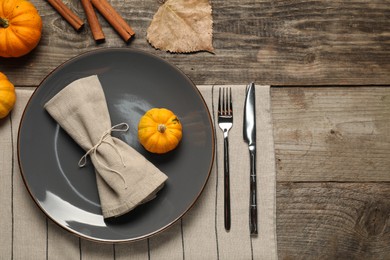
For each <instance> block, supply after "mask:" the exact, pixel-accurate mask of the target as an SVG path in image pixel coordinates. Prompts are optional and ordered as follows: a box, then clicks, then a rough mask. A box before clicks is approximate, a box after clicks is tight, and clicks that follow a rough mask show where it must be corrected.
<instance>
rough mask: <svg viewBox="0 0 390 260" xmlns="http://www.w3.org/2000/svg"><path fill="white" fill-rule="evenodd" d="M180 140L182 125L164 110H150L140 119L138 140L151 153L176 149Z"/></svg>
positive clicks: (174, 116)
mask: <svg viewBox="0 0 390 260" xmlns="http://www.w3.org/2000/svg"><path fill="white" fill-rule="evenodd" d="M181 138H182V125H181V123H180V121H179V119H178V118H177V116H176V115H175V114H174V113H173V112H172V111H170V110H168V109H166V108H152V109H150V110H149V111H147V112H146V113H145V115H144V116H142V117H141V119H140V121H139V124H138V139H139V141H140V143H141V144H142V146H143V147H144V148H145V149H146V150H147V151H149V152H152V153H158V154H162V153H167V152H169V151H171V150H173V149H175V148H176V147H177V145H178V144H179V142H180V140H181Z"/></svg>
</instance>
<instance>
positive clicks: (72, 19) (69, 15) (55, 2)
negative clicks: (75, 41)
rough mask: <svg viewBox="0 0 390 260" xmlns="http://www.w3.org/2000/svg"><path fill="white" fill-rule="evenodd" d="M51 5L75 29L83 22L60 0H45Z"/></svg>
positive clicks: (79, 27) (78, 28)
mask: <svg viewBox="0 0 390 260" xmlns="http://www.w3.org/2000/svg"><path fill="white" fill-rule="evenodd" d="M47 1H48V2H49V4H51V6H53V8H54V9H55V10H56V11H57V12H58V13H59V14H60V15H61V16H62V17H63V18H64V19H65V20H66V21H67V22H68V23H69V24H70V25H71V26H72V27H73V28H74V29H75V30H76V31H78V30H80V29H81V27H83V25H84V22H83V21H82V20H81V19H80V18H79V17H78V16H77V15H76V14H75V13H73V12H72V11H71V10H70V9H69V8H68V7H67V6H66V5H65V4H64V3H63V2H62V1H61V0H47Z"/></svg>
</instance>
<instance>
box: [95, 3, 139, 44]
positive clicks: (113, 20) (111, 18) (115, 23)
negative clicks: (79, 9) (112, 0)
mask: <svg viewBox="0 0 390 260" xmlns="http://www.w3.org/2000/svg"><path fill="white" fill-rule="evenodd" d="M90 1H91V3H92V5H93V6H94V7H95V8H96V9H97V10H98V11H99V12H100V13H101V14H102V15H103V16H104V18H105V19H106V20H107V21H108V23H109V24H110V25H111V26H112V27H113V28H114V29H115V30H116V31H117V33H118V34H119V35H120V36H121V37H122V39H123V40H125V41H126V42H128V41H129V40H130V38H131V37H132V36H133V35H134V34H135V33H134V31H133V29H132V28H131V27H130V25H128V24H127V22H126V21H125V20H124V19H123V18H122V17H121V16H120V14H119V13H117V12H116V11H115V9H114V8H113V7H112V6H111V5H110V4H109V3H108V2H107V1H106V0H90Z"/></svg>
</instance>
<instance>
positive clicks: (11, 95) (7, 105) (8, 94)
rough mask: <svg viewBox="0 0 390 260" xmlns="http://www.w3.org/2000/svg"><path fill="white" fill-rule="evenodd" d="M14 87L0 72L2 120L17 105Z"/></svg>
mask: <svg viewBox="0 0 390 260" xmlns="http://www.w3.org/2000/svg"><path fill="white" fill-rule="evenodd" d="M15 101H16V93H15V87H14V85H13V84H12V83H11V82H10V81H9V80H8V78H7V76H5V75H4V74H3V73H1V72H0V119H1V118H4V117H6V116H7V115H8V114H9V112H10V111H11V110H12V108H13V107H14V105H15Z"/></svg>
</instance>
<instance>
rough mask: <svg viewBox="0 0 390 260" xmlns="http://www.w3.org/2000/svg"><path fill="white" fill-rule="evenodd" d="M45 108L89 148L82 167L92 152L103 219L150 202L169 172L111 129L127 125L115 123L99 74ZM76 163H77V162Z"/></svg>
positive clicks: (75, 85)
mask: <svg viewBox="0 0 390 260" xmlns="http://www.w3.org/2000/svg"><path fill="white" fill-rule="evenodd" d="M44 107H45V109H46V110H47V111H48V112H49V114H50V115H51V116H52V117H53V118H54V119H55V120H56V121H57V123H58V124H59V125H60V126H61V127H62V128H63V129H64V130H65V131H66V132H67V133H68V134H69V135H70V136H71V137H72V138H73V139H74V141H76V143H77V144H78V145H80V146H81V147H82V148H83V149H84V150H85V151H86V153H85V155H84V156H83V157H82V158H81V160H80V162H79V166H81V167H82V166H84V165H85V163H86V160H87V157H88V156H89V157H90V159H91V161H92V164H93V166H94V167H95V172H96V182H97V188H98V193H99V198H100V204H101V208H102V213H103V217H104V218H110V217H116V216H120V215H123V214H125V213H127V212H129V211H131V210H132V209H134V208H135V207H136V206H137V205H139V204H141V203H144V202H146V201H148V200H151V199H153V198H154V197H155V195H156V193H157V192H158V191H159V190H160V189H161V188H162V187H163V185H164V183H165V181H166V180H167V176H166V175H165V174H164V173H162V172H161V171H160V170H159V169H158V168H156V167H155V166H154V165H153V164H152V163H151V162H149V161H148V160H146V159H145V157H143V156H142V155H141V154H139V153H138V152H137V151H136V150H134V149H133V148H132V147H131V146H129V145H128V144H126V143H125V142H123V141H122V140H120V139H118V138H115V137H113V136H111V132H112V131H126V130H127V129H128V125H127V124H125V123H120V124H118V125H114V126H112V125H111V119H110V115H109V111H108V108H107V103H106V98H105V96H104V92H103V89H102V86H101V84H100V81H99V79H98V77H97V76H96V75H93V76H89V77H86V78H81V79H78V80H76V81H74V82H72V83H70V84H69V85H68V86H66V87H65V88H64V89H62V90H61V91H60V92H59V93H58V94H56V95H55V96H54V97H53V98H52V99H50V100H49V101H48V102H47V103H46V104H45V106H44ZM75 163H77V162H75Z"/></svg>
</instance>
